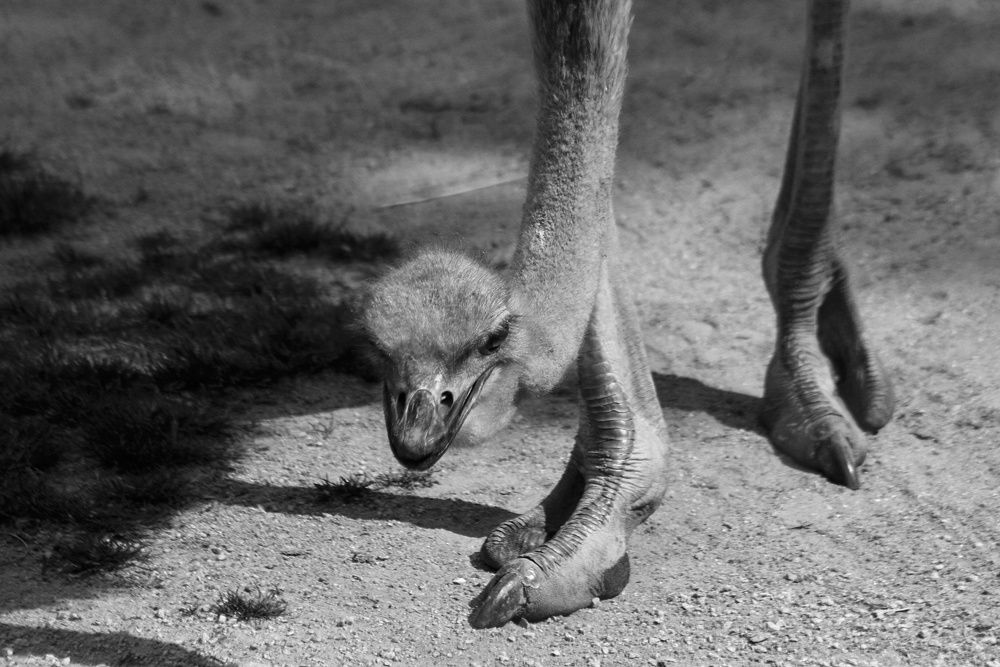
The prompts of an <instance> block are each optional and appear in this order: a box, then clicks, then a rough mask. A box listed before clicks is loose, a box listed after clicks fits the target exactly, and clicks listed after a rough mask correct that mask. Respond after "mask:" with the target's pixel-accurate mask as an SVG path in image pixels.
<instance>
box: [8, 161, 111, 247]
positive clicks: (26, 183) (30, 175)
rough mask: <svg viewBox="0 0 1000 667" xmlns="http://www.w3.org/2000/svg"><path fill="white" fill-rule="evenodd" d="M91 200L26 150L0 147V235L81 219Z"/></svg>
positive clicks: (28, 232)
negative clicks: (43, 165)
mask: <svg viewBox="0 0 1000 667" xmlns="http://www.w3.org/2000/svg"><path fill="white" fill-rule="evenodd" d="M95 203H96V200H95V199H94V198H93V197H89V196H87V195H86V194H84V193H83V191H82V190H81V189H80V187H79V186H78V185H76V184H74V183H72V182H70V181H68V180H66V179H63V178H62V177H60V176H56V175H55V174H53V173H51V172H50V171H49V170H47V169H45V168H44V167H42V166H41V164H40V163H39V161H38V159H37V158H35V157H34V156H33V155H31V154H30V153H24V152H19V151H14V150H11V149H8V148H0V238H2V237H5V236H14V235H18V236H32V235H36V234H42V233H44V232H48V231H51V230H54V229H56V228H58V227H61V226H62V225H64V224H67V223H69V222H72V221H74V220H79V219H82V218H83V217H85V216H86V215H87V214H88V213H89V212H90V211H91V209H92V208H93V207H94V204H95Z"/></svg>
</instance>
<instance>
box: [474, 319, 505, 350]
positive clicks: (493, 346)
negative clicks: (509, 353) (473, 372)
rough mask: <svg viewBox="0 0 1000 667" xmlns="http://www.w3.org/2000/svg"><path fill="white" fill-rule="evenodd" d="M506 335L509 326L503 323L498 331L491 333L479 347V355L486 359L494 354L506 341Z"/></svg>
mask: <svg viewBox="0 0 1000 667" xmlns="http://www.w3.org/2000/svg"><path fill="white" fill-rule="evenodd" d="M508 333H510V325H509V324H508V323H507V322H504V323H503V326H502V327H501V328H500V329H497V330H496V331H494V332H492V333H491V334H490V335H489V338H487V339H486V341H485V342H484V343H483V344H482V345H480V346H479V354H481V355H483V356H484V357H487V356H489V355H491V354H494V353H496V351H497V350H499V349H500V346H501V345H503V342H504V341H505V340H507V334H508Z"/></svg>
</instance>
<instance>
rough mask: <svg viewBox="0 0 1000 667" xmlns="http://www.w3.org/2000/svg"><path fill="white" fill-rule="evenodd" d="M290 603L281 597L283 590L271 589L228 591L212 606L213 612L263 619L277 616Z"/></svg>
mask: <svg viewBox="0 0 1000 667" xmlns="http://www.w3.org/2000/svg"><path fill="white" fill-rule="evenodd" d="M287 608H288V603H287V602H285V600H284V599H283V598H282V597H281V591H279V590H276V589H271V590H268V591H262V590H261V589H259V588H258V589H257V590H256V591H252V590H249V589H244V591H243V592H242V593H241V592H239V591H226V592H225V593H224V594H223V595H222V596H220V597H219V600H218V601H217V602H216V603H215V604H214V605H213V606H212V613H215V614H225V615H226V616H227V617H229V618H235V619H237V620H240V621H262V620H266V619H269V618H276V617H278V616H281V615H282V614H283V613H285V609H287Z"/></svg>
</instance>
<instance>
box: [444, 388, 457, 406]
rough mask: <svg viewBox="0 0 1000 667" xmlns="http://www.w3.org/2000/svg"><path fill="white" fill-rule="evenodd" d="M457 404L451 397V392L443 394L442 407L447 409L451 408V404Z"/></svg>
mask: <svg viewBox="0 0 1000 667" xmlns="http://www.w3.org/2000/svg"><path fill="white" fill-rule="evenodd" d="M454 402H455V397H454V396H452V395H451V392H450V391H443V392H441V405H443V406H444V407H446V408H450V407H451V404H452V403H454Z"/></svg>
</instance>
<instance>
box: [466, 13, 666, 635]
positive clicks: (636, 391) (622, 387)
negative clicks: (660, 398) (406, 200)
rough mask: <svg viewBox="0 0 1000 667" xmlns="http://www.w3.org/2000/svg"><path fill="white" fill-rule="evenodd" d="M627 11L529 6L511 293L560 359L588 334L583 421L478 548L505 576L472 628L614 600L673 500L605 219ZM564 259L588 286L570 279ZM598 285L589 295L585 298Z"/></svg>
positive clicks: (654, 407) (582, 364) (540, 373)
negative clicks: (524, 167)
mask: <svg viewBox="0 0 1000 667" xmlns="http://www.w3.org/2000/svg"><path fill="white" fill-rule="evenodd" d="M630 4H631V3H629V2H621V1H616V0H600V1H597V0H584V1H575V2H574V1H537V2H530V3H529V7H530V9H531V16H532V20H533V24H534V29H535V61H536V68H537V70H538V76H539V81H540V86H541V96H540V97H541V100H542V110H541V113H540V116H539V130H538V136H537V137H536V147H535V154H534V157H533V160H532V168H531V176H530V178H529V183H530V184H531V185H530V186H529V196H528V201H527V203H526V205H525V219H524V223H523V226H522V230H521V237H520V243H519V246H518V252H517V254H516V256H515V262H514V277H513V289H514V291H515V293H516V294H517V293H519V294H521V295H522V296H523V298H524V299H525V301H526V302H527V310H528V312H531V313H534V314H535V317H536V318H537V324H538V325H539V331H540V332H541V333H540V334H539V335H538V336H537V338H538V339H539V340H541V341H545V340H553V341H554V344H553V347H563V348H565V343H561V344H560V343H559V342H558V341H559V338H560V337H568V336H572V338H571V340H574V341H575V340H579V339H578V338H577V337H576V336H577V334H575V332H574V326H575V322H580V323H585V324H586V329H585V331H584V333H583V340H582V345H581V346H580V348H579V350H580V352H579V356H578V363H577V365H578V372H579V379H580V394H581V403H582V408H581V415H580V427H579V431H578V434H577V437H576V444H575V446H574V448H573V452H572V454H571V456H570V461H569V464H568V466H567V469H566V472H565V473H564V474H563V476H562V479H561V480H560V481H559V483H558V484H557V485H556V486H555V488H554V489H553V490H552V492H551V493H550V494H549V496H548V497H547V498H546V499H545V500H543V501H542V503H541V504H540V505H539V506H538V507H536V508H535V509H534V510H532V511H530V512H528V513H527V514H525V515H523V516H521V517H517V518H515V519H513V520H511V521H508V522H506V523H504V524H502V525H501V526H499V527H498V528H497V529H496V530H495V531H494V532H493V533H492V534H491V535H490V536H489V537H488V538H487V540H486V542H485V544H484V545H483V555H484V557H485V559H486V561H487V562H489V563H490V564H492V565H494V566H496V567H500V571H499V572H498V573H497V574H496V576H495V577H494V578H493V580H492V581H491V582H490V583H489V585H488V586H487V588H486V589H485V590H484V592H483V593H482V594H481V595H480V596H479V598H478V599H477V600H476V601H475V602H474V610H473V612H472V615H471V617H470V622H471V623H472V625H474V626H476V627H489V626H496V625H502V624H504V623H506V622H507V621H508V620H510V619H511V618H514V617H524V618H527V619H529V620H538V619H542V618H545V617H548V616H553V615H556V614H567V613H570V612H572V611H575V610H577V609H579V608H581V607H584V606H587V605H589V604H590V603H591V601H592V599H593V598H594V597H601V598H607V597H614V596H615V595H618V593H620V592H621V590H622V589H623V588H624V586H625V584H626V583H627V581H628V576H629V565H628V556H627V554H626V547H627V540H628V537H629V535H630V534H631V532H632V530H633V529H634V528H635V526H636V525H638V524H639V523H640V522H641V521H642V520H644V519H645V518H646V517H647V516H649V515H650V514H651V513H652V512H653V511H654V510H655V509H656V507H657V506H658V505H659V502H660V499H661V497H662V496H663V492H664V490H665V486H664V472H665V468H666V451H665V448H666V444H665V434H666V429H665V427H664V425H663V421H662V413H661V411H660V408H659V405H658V403H657V400H656V394H655V390H654V388H653V383H652V377H651V376H650V373H649V369H648V366H647V364H646V359H645V353H644V350H643V345H642V341H641V336H640V333H639V327H638V321H637V318H636V316H635V313H634V312H633V309H632V306H631V302H630V298H631V297H630V296H629V294H628V292H627V291H626V290H625V289H624V287H623V278H622V277H623V275H624V274H623V271H622V269H621V266H620V262H619V260H618V257H619V254H620V253H619V248H618V242H617V235H616V232H615V227H614V219H613V215H612V212H611V183H612V176H613V171H614V155H615V149H616V144H617V129H618V114H619V112H620V108H621V95H622V89H623V86H624V79H625V53H626V40H627V33H628V26H629V22H630ZM567 258H570V259H571V260H572V261H573V262H574V265H573V266H574V267H575V271H580V270H582V271H583V274H584V275H579V274H578V275H575V276H574V275H573V274H570V273H567V271H566V266H567V265H566V264H565V262H566V259H567ZM590 276H593V277H596V278H597V283H596V285H595V290H594V292H590V289H588V288H587V287H582V286H585V285H587V280H588V279H590V278H589V277H590ZM567 280H572V281H573V283H572V284H568V283H567V282H566V281H567ZM560 283H562V284H564V285H565V287H564V288H563V289H562V291H560V289H558V288H556V286H557V285H559V284H560ZM584 290H586V292H585V291H584ZM581 307H583V308H585V310H582V309H581ZM560 311H561V312H560ZM588 314H589V315H588ZM580 315H584V318H583V320H582V321H581V320H580ZM539 361H540V362H541V363H542V364H546V363H551V356H550V355H548V354H542V355H541V356H540V357H539ZM536 363H537V362H536ZM532 376H533V377H541V378H545V377H550V378H551V371H547V369H546V368H545V367H544V366H543V367H541V368H539V369H538V370H536V371H535V372H534V373H532Z"/></svg>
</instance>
